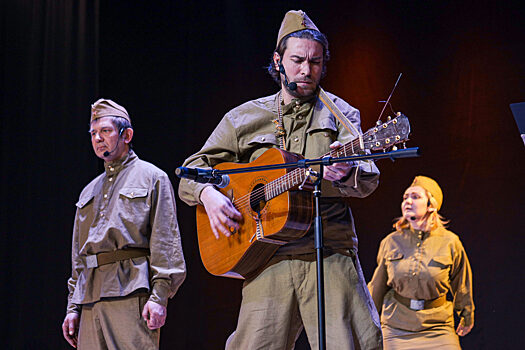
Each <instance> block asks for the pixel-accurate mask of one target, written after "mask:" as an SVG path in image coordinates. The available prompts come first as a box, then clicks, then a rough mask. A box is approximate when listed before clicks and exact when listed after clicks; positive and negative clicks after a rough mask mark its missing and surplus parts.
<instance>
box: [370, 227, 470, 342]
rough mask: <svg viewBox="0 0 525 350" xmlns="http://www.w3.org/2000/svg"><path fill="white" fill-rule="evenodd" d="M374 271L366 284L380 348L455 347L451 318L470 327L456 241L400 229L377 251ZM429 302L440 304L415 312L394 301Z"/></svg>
mask: <svg viewBox="0 0 525 350" xmlns="http://www.w3.org/2000/svg"><path fill="white" fill-rule="evenodd" d="M377 265H378V266H377V268H376V270H375V272H374V275H373V277H372V280H371V281H370V283H369V284H368V287H369V289H370V294H371V295H372V298H373V300H374V303H375V305H376V308H377V310H382V312H381V324H382V327H383V335H384V342H385V349H401V348H402V349H407V348H410V349H426V348H427V347H428V348H429V349H431V348H436V349H437V348H444V347H445V346H449V347H450V348H452V349H454V348H455V349H457V348H459V340H458V337H457V335H456V333H455V330H454V317H453V313H454V312H456V314H457V315H458V316H459V318H460V322H461V323H462V324H464V325H465V326H469V325H471V324H472V323H473V322H474V302H473V297H472V270H471V268H470V264H469V261H468V258H467V255H466V253H465V249H464V248H463V245H462V244H461V241H460V240H459V238H458V236H457V235H455V234H454V233H452V232H450V231H448V230H446V229H445V228H437V229H435V230H432V231H431V232H422V231H414V230H410V229H403V230H401V231H396V232H393V233H391V234H389V235H388V236H387V237H386V238H385V239H383V241H382V242H381V245H380V247H379V252H378V254H377ZM395 293H397V294H398V295H400V296H401V297H405V298H408V299H414V300H433V299H437V298H439V297H443V296H447V295H448V296H449V297H450V298H447V299H450V300H447V301H445V302H444V304H443V305H441V306H438V307H434V308H428V309H423V310H419V311H415V310H412V309H410V308H409V307H407V306H405V305H404V304H403V303H401V302H400V301H399V298H396V296H395Z"/></svg>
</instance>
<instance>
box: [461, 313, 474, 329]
mask: <svg viewBox="0 0 525 350" xmlns="http://www.w3.org/2000/svg"><path fill="white" fill-rule="evenodd" d="M459 322H460V324H463V326H465V327H469V326H471V325H472V324H474V314H473V313H472V314H468V315H462V316H461V319H460V321H459Z"/></svg>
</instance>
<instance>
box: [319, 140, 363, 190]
mask: <svg viewBox="0 0 525 350" xmlns="http://www.w3.org/2000/svg"><path fill="white" fill-rule="evenodd" d="M341 146H342V144H341V142H339V141H335V142H334V143H332V144H331V145H330V148H331V149H336V148H339V147H341ZM353 166H355V162H343V163H335V164H334V165H328V166H325V167H324V176H323V178H324V179H325V180H328V181H339V180H341V179H343V178H344V177H346V176H348V174H350V171H351V170H352V167H353Z"/></svg>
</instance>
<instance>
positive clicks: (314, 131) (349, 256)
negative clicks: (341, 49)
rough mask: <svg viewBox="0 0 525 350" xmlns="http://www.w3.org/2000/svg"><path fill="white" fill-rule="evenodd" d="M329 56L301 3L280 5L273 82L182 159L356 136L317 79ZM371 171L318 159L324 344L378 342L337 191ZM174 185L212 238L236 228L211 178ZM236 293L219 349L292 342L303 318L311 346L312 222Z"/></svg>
mask: <svg viewBox="0 0 525 350" xmlns="http://www.w3.org/2000/svg"><path fill="white" fill-rule="evenodd" d="M328 58H329V52H328V41H327V39H326V37H325V36H324V35H323V34H322V33H321V32H320V31H319V29H317V27H316V26H315V24H314V23H313V22H312V21H311V20H310V18H308V16H307V15H306V14H305V13H304V12H303V11H289V12H288V13H287V14H286V15H285V17H284V20H283V22H282V24H281V28H280V30H279V34H278V39H277V46H276V50H275V51H274V53H273V56H272V59H271V64H270V66H269V69H268V70H269V73H270V74H271V75H272V77H273V78H274V79H275V80H276V82H277V83H278V85H279V86H280V88H281V89H280V91H279V92H278V93H276V94H274V95H272V96H268V97H263V98H259V99H256V100H253V101H249V102H247V103H244V104H242V105H241V106H239V107H237V108H234V109H233V110H231V111H230V112H228V113H227V114H226V115H225V116H224V118H223V119H222V120H221V122H220V123H219V125H218V126H217V128H216V129H215V130H214V131H213V133H212V134H211V136H210V137H209V138H208V140H207V141H206V143H205V145H204V146H203V148H202V149H201V150H200V151H199V152H197V153H196V154H194V155H192V156H190V157H189V158H188V159H187V160H186V161H185V162H184V166H189V167H199V168H210V167H214V166H216V165H217V164H219V163H222V162H237V163H249V162H252V161H253V160H255V159H256V158H257V157H259V156H260V155H261V154H263V153H264V152H265V151H266V150H268V149H270V148H274V147H279V148H281V149H284V150H287V151H290V152H294V153H298V154H301V155H303V156H305V157H307V158H317V157H321V156H322V155H324V154H325V153H327V152H329V151H330V150H331V149H336V148H338V147H339V146H341V144H345V143H347V142H349V141H351V140H353V139H355V138H357V137H358V136H359V134H360V133H361V131H360V117H359V111H358V110H357V109H355V108H353V107H352V106H350V105H349V104H348V103H346V102H345V101H343V100H342V99H340V98H338V97H337V96H335V95H333V94H330V93H326V92H324V90H322V89H321V88H320V86H319V82H320V80H321V78H322V76H323V75H324V72H325V67H326V62H327V60H328ZM322 99H323V100H324V101H326V102H323V101H322ZM327 104H329V105H330V108H329V107H328V106H327ZM334 105H335V106H336V107H334ZM334 108H337V109H339V110H340V111H341V112H342V113H341V115H342V118H341V120H339V119H338V118H336V116H335V115H334V114H333V113H332V112H331V110H334ZM378 178H379V171H378V169H377V167H376V166H375V164H374V163H373V162H361V161H360V162H355V163H338V164H335V165H332V166H327V167H326V168H325V173H324V180H323V182H324V184H323V186H322V191H323V198H321V210H322V217H323V231H324V245H325V248H326V249H325V254H324V266H325V301H326V302H325V305H326V315H327V317H326V332H327V336H326V339H327V348H328V349H338V350H339V349H354V348H357V349H378V348H381V329H380V325H379V319H378V315H377V312H376V311H375V308H374V306H373V303H372V301H371V298H370V295H369V293H368V290H367V288H366V284H365V281H364V277H363V273H362V271H361V267H360V265H359V260H358V258H357V236H356V234H355V229H354V222H353V217H352V213H351V211H350V208H349V207H348V205H347V204H346V202H345V201H344V200H343V198H342V197H349V196H353V197H365V196H367V195H369V194H370V193H372V192H373V191H374V190H375V188H376V187H377V185H378ZM179 195H180V197H181V199H182V200H183V201H185V202H186V203H187V204H189V205H196V204H202V205H204V208H205V209H206V213H207V214H208V217H209V220H210V224H211V229H212V231H213V233H214V234H215V236H216V237H217V238H219V235H224V236H226V237H229V236H230V234H231V233H230V232H235V230H237V229H238V228H239V221H240V220H241V218H242V217H241V214H240V213H239V211H238V210H237V209H236V208H235V206H234V205H233V204H232V202H231V201H230V199H229V198H227V197H226V196H224V195H223V194H222V193H220V192H219V191H217V190H216V189H215V188H214V187H213V186H212V185H210V184H199V183H196V182H190V181H188V180H181V183H180V186H179ZM234 234H235V233H234ZM221 239H222V238H221ZM242 295H243V299H242V304H241V309H240V314H239V320H238V324H237V329H236V330H235V332H234V333H233V334H232V335H231V336H230V338H229V339H228V341H227V345H226V348H227V349H293V348H294V344H295V341H296V339H297V337H298V336H299V334H300V332H301V330H302V329H303V327H304V328H305V330H306V333H307V336H308V340H309V342H310V345H311V347H312V349H317V348H318V344H317V343H318V334H317V303H316V263H315V250H314V238H313V224H312V225H311V227H310V229H309V231H308V232H307V233H306V235H305V236H304V237H302V238H300V239H297V240H295V241H292V242H289V243H287V244H285V245H283V246H281V247H280V248H279V249H278V250H277V253H276V254H275V255H274V257H273V258H272V259H271V260H270V261H269V262H268V263H267V264H266V266H265V267H264V268H263V269H262V271H261V272H260V273H258V274H257V275H256V276H250V277H249V278H248V279H247V280H246V281H245V282H244V285H243V292H242Z"/></svg>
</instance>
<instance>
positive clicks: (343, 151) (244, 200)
mask: <svg viewBox="0 0 525 350" xmlns="http://www.w3.org/2000/svg"><path fill="white" fill-rule="evenodd" d="M388 124H390V122H389V123H388ZM384 125H385V124H384ZM374 129H375V128H373V129H369V130H367V131H366V132H365V133H364V134H362V136H361V138H367V137H368V136H369V133H372V132H374V133H376V132H377V131H374ZM357 146H361V145H360V139H359V137H357V138H355V139H353V140H352V141H350V142H348V143H346V144H345V145H343V146H342V147H341V148H338V149H337V150H332V151H330V152H328V153H326V154H325V155H323V157H325V156H327V155H329V156H335V157H340V156H341V155H344V156H345V157H346V156H347V152H350V154H351V155H352V154H355V152H354V147H357ZM358 149H359V148H358ZM301 170H304V171H305V173H306V169H299V168H298V169H294V170H292V171H290V172H288V173H286V174H285V175H283V176H281V177H279V178H277V179H275V180H273V181H271V182H269V183H267V184H266V185H264V186H262V187H261V188H259V189H257V190H255V191H253V192H251V193H247V194H245V195H243V196H241V197H239V198H237V199H236V200H234V201H233V205H234V206H235V207H236V208H237V209H238V210H239V211H245V210H246V209H249V208H250V207H251V202H252V201H254V202H258V201H260V200H261V199H262V198H265V197H266V193H269V192H271V191H275V192H276V193H278V194H277V195H275V196H273V197H272V198H275V197H276V196H278V195H280V194H282V193H284V192H285V191H286V190H285V191H280V190H279V187H280V186H282V185H285V184H286V183H287V182H288V181H289V180H291V181H292V184H293V185H292V186H291V187H293V186H294V185H295V184H294V182H293V180H294V179H293V178H295V177H296V178H298V179H299V180H298V183H299V182H302V181H304V178H302V175H305V174H299V173H300V172H301ZM290 177H292V179H290ZM279 192H280V193H279ZM272 198H269V199H268V200H270V199H272ZM248 212H249V210H248Z"/></svg>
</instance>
